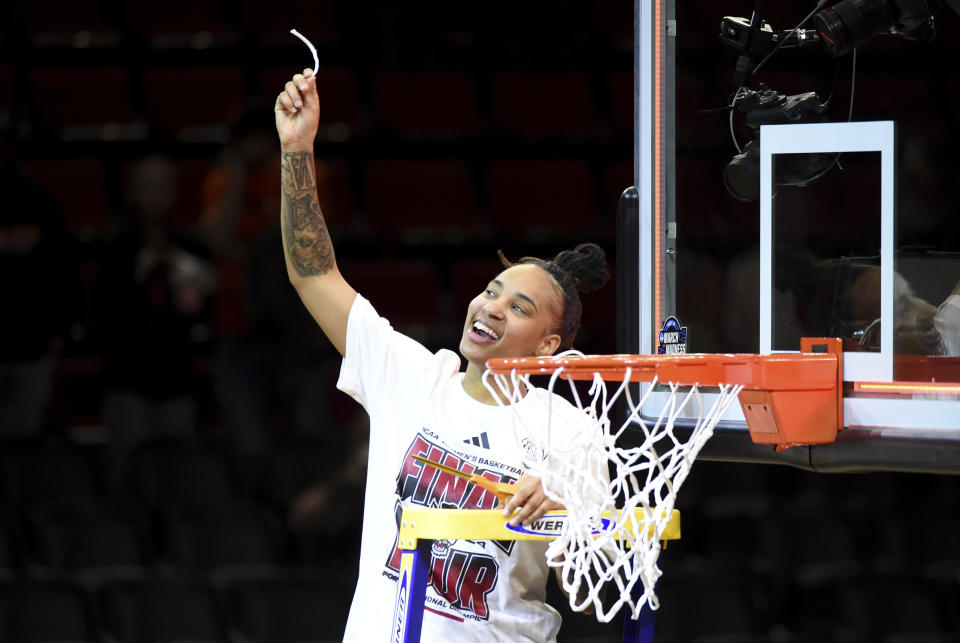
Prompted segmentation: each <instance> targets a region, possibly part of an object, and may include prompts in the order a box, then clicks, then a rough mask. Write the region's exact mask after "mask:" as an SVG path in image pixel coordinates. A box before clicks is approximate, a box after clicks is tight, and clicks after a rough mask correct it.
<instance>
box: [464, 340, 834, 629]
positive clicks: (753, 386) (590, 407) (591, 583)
mask: <svg viewBox="0 0 960 643" xmlns="http://www.w3.org/2000/svg"><path fill="white" fill-rule="evenodd" d="M818 341H821V340H818ZM822 341H828V340H822ZM817 346H819V345H817ZM830 346H831V348H836V346H835V345H833V344H830ZM838 369H839V366H838V357H837V355H836V354H834V353H829V351H828V352H827V353H816V354H811V353H800V354H797V353H793V354H786V355H767V356H760V355H714V354H690V355H600V356H585V355H581V354H579V353H576V354H569V353H568V354H563V355H559V356H555V357H548V358H535V357H528V358H519V359H495V360H490V361H489V362H488V363H487V370H486V372H485V373H484V376H483V382H484V385H485V386H486V387H487V388H488V390H490V392H491V393H492V394H493V396H494V398H495V399H497V401H498V402H499V403H500V404H501V405H504V406H506V405H510V406H511V407H512V408H513V409H515V410H514V414H513V418H514V422H513V430H514V432H515V435H516V438H517V443H518V445H522V448H524V451H525V453H529V452H530V444H531V442H533V443H534V444H535V445H536V447H535V448H534V451H535V452H538V453H541V454H543V456H542V457H540V458H525V460H526V464H527V472H528V473H529V474H530V475H533V476H536V477H538V478H540V479H541V481H542V484H543V488H544V491H545V493H546V494H547V495H548V496H549V497H550V498H551V499H553V500H555V501H557V502H560V503H562V504H563V505H564V507H565V509H566V512H567V515H568V518H567V520H566V521H565V522H564V524H563V527H562V529H561V533H560V534H559V535H558V536H557V537H556V538H555V539H554V540H552V541H551V542H550V544H549V545H548V548H547V553H546V556H547V564H548V565H549V566H550V567H554V568H557V569H558V570H559V571H560V578H561V582H562V585H563V588H564V590H565V591H566V593H567V594H568V596H569V598H570V607H571V609H573V610H575V611H583V610H586V609H587V608H589V607H593V609H594V610H595V614H596V618H597V620H599V621H601V622H609V621H610V620H611V619H612V618H613V617H614V616H615V615H616V614H617V612H618V611H619V610H620V609H621V608H623V607H624V606H627V608H628V609H629V611H630V613H631V615H632V616H633V618H635V619H636V618H637V617H638V616H639V614H640V610H641V609H642V608H643V606H644V605H649V606H650V608H651V609H657V608H658V607H659V600H658V598H657V595H656V584H657V580H658V579H659V578H660V576H661V573H662V572H661V570H660V567H659V566H658V562H657V561H658V558H659V555H660V549H661V541H662V540H663V534H664V530H665V529H666V527H667V524H668V523H669V521H670V518H671V516H672V515H673V510H674V504H675V501H676V497H677V493H678V491H679V489H680V487H681V485H682V484H683V482H684V480H686V478H687V475H688V474H689V473H690V470H691V467H692V466H693V462H694V460H695V459H696V457H697V454H698V453H700V450H701V449H702V448H703V446H704V445H705V444H706V442H707V440H709V439H710V436H711V435H712V434H713V430H714V427H716V425H717V423H718V422H719V421H720V419H721V418H722V417H723V415H724V413H725V412H726V411H727V409H728V408H729V407H730V406H731V404H733V402H734V401H735V400H737V399H738V397H740V403H741V406H742V407H743V410H744V415H745V417H746V418H747V421H748V424H749V426H750V432H751V436H752V437H753V438H754V441H757V442H765V443H768V444H773V445H775V446H777V447H778V448H785V447H786V446H790V445H793V444H801V443H803V444H810V443H818V442H826V441H832V440H833V439H834V438H835V436H836V432H837V428H838V426H839V417H838V412H839V411H838V397H837V383H838V378H839V371H838ZM532 375H546V376H549V381H548V383H547V386H546V389H547V390H548V391H549V392H551V393H552V392H554V391H555V389H556V387H557V384H558V383H559V382H560V381H561V380H564V381H567V382H568V383H569V385H570V395H569V398H570V401H571V402H572V404H573V405H574V406H576V407H577V408H579V409H580V411H582V415H583V418H584V419H583V422H584V424H583V427H582V430H581V433H582V434H586V435H582V436H581V437H582V438H583V439H575V440H572V441H571V440H569V439H568V437H565V438H563V443H559V442H560V440H561V438H559V437H557V436H559V435H560V434H561V432H559V431H556V430H555V427H554V426H553V424H554V423H555V422H558V420H557V419H556V418H557V414H556V413H555V412H554V411H551V414H550V416H549V417H550V419H549V420H548V426H547V427H529V426H527V425H525V423H524V422H523V421H522V419H519V418H518V412H517V411H516V409H517V408H518V407H519V405H518V404H516V403H517V402H519V401H520V400H521V399H523V398H524V396H525V395H526V394H527V392H528V391H530V390H532V389H534V388H536V387H535V386H534V385H533V384H532V383H531V381H530V377H531V376H532ZM576 380H586V381H588V382H590V385H589V392H588V393H587V395H586V396H583V395H582V394H581V393H580V391H579V390H578V389H577V387H576V385H575V381H576ZM608 382H609V383H610V386H609V387H608V385H607V384H608ZM632 382H649V383H650V385H649V386H648V387H646V390H645V391H644V392H643V393H642V394H641V395H640V396H639V399H635V391H636V390H637V389H636V388H635V387H631V386H630V384H631V383H632ZM704 387H716V390H711V391H710V393H711V394H710V395H709V396H707V395H706V394H705V393H704V391H703V390H702V389H703V388H704ZM631 389H632V390H631ZM659 389H666V392H667V395H668V398H669V399H668V402H667V404H665V405H664V406H663V407H662V411H661V412H659V414H658V415H657V416H656V417H644V415H643V412H642V409H643V408H644V404H645V402H646V401H647V399H648V397H649V396H650V395H651V394H652V393H653V392H654V391H658V393H659ZM717 391H719V392H717ZM741 393H742V395H741ZM548 399H552V398H548ZM618 403H620V404H622V406H623V408H624V410H625V414H624V416H625V417H624V419H623V420H622V421H619V423H618V424H616V425H614V424H612V422H611V415H612V413H611V411H613V410H614V407H615V406H616V405H617V404H618ZM680 417H684V418H689V417H693V418H695V420H694V421H693V429H692V431H691V433H690V435H689V437H687V438H686V439H685V440H684V439H683V438H682V436H680V435H678V432H677V431H676V430H675V425H676V422H677V420H678V418H680ZM684 425H685V426H688V423H687V422H684ZM798 426H801V428H797V427H798ZM628 428H632V429H635V430H637V431H639V444H637V445H636V446H629V447H627V446H623V445H622V441H621V440H620V438H621V437H622V436H623V434H624V432H625V431H627V429H628ZM564 435H565V436H569V435H570V434H569V432H565V433H564ZM598 462H599V463H600V464H599V465H598ZM608 470H609V472H610V476H609V477H608V476H607V472H608ZM637 510H642V513H638V511H637ZM604 512H609V523H608V524H604V525H603V527H602V528H598V525H599V524H600V523H601V522H605V521H603V519H602V518H601V516H602V515H604ZM636 515H642V516H643V519H642V520H636V519H635V518H634V517H635V516H636ZM638 583H639V585H638ZM611 589H612V590H614V591H613V592H611ZM614 593H615V595H614ZM605 594H606V595H607V596H606V597H605ZM604 602H606V603H607V606H605V605H604Z"/></svg>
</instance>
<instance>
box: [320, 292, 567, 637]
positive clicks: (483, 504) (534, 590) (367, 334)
mask: <svg viewBox="0 0 960 643" xmlns="http://www.w3.org/2000/svg"><path fill="white" fill-rule="evenodd" d="M462 381H463V373H461V372H460V358H459V357H458V356H457V355H456V354H455V353H453V352H451V351H448V350H441V351H438V352H437V353H435V354H434V353H431V352H429V351H428V350H427V349H426V348H424V347H423V346H421V345H420V344H418V343H417V342H415V341H414V340H412V339H410V338H409V337H406V336H404V335H402V334H400V333H397V332H396V331H394V330H393V329H392V328H391V326H390V324H389V322H388V321H387V320H386V319H383V318H381V317H380V316H379V315H377V313H376V311H375V310H374V309H373V307H372V306H371V305H370V302H368V301H367V300H366V299H364V298H363V297H361V296H359V295H358V296H357V298H356V300H355V302H354V304H353V307H352V308H351V311H350V317H349V320H348V323H347V338H346V351H345V356H344V359H343V365H342V367H341V371H340V379H339V381H338V382H337V388H339V389H340V390H342V391H344V392H345V393H348V394H349V395H350V396H352V397H353V398H354V399H356V400H357V401H358V402H359V403H360V404H361V405H363V407H364V408H365V409H366V410H367V413H368V414H369V415H370V447H369V460H368V465H369V466H368V469H367V487H366V496H365V498H364V513H363V535H362V540H361V546H360V571H359V579H358V581H357V587H356V591H355V593H354V598H353V603H352V605H351V607H350V616H349V618H348V621H347V629H346V633H345V635H344V640H345V641H362V642H363V643H369V642H377V641H388V640H389V637H390V630H391V625H392V617H393V604H394V600H395V595H396V585H397V584H396V580H397V576H398V571H399V567H400V551H399V549H398V548H397V524H398V521H399V519H400V511H401V509H400V507H401V505H400V502H401V498H402V499H404V501H405V502H410V503H413V504H417V505H423V506H429V507H448V508H459V509H492V508H493V507H495V506H496V504H497V500H496V498H495V497H494V496H493V495H492V494H491V493H489V492H486V491H484V490H483V489H481V488H479V487H477V486H476V485H474V484H472V483H469V482H467V481H466V480H463V479H461V478H458V477H456V476H452V475H450V474H447V473H443V472H439V471H437V470H436V469H435V468H433V467H430V466H427V465H423V464H421V463H419V462H417V461H416V460H414V459H413V457H412V456H413V455H414V454H421V455H424V456H426V457H428V458H430V459H431V460H434V461H436V462H441V463H444V464H447V465H450V466H454V467H456V468H458V469H460V470H462V471H466V472H469V473H481V474H483V475H485V476H487V477H489V478H491V479H494V480H499V481H502V482H513V481H515V480H517V479H518V478H519V477H520V476H521V475H522V474H523V466H524V465H523V457H522V454H521V453H520V449H519V448H518V446H517V440H516V439H515V434H514V431H513V430H512V428H511V427H512V422H513V421H514V415H513V414H514V411H516V412H517V414H518V417H519V418H520V419H521V420H522V421H523V422H524V424H527V425H529V426H537V425H542V424H545V423H546V417H547V415H546V413H547V402H548V398H550V397H552V400H550V405H551V409H550V411H551V412H552V414H553V418H554V419H553V421H552V422H551V426H552V427H553V428H552V429H551V430H552V431H553V432H554V433H553V434H552V436H551V439H552V440H553V441H554V443H556V442H557V441H558V440H559V439H561V435H562V434H563V432H565V431H576V430H579V429H582V428H583V426H584V424H582V421H583V420H584V419H585V418H584V416H583V414H582V413H581V412H580V411H579V410H577V409H576V408H575V407H573V406H572V405H570V404H569V403H568V402H566V401H565V400H563V399H562V398H560V397H559V396H552V395H551V394H549V393H547V392H546V391H543V390H541V389H534V390H532V391H531V392H530V393H528V394H527V395H526V397H524V399H523V400H522V401H520V402H519V403H517V407H516V408H515V409H513V408H504V407H499V406H491V405H487V404H483V403H481V402H478V401H477V400H475V399H473V398H471V397H470V396H469V395H467V393H466V391H464V389H463V386H462ZM557 417H561V418H564V421H559V422H558V421H557ZM578 423H579V424H578ZM571 427H576V429H574V428H571ZM571 437H572V436H571ZM532 450H533V451H536V448H533V449H532ZM398 491H399V493H398ZM545 551H546V542H544V541H496V542H494V541H463V540H455V541H437V542H436V544H435V546H434V547H433V555H432V558H431V561H430V570H431V573H430V576H431V582H430V585H429V586H428V588H427V598H426V603H425V606H424V618H423V630H422V640H424V641H442V642H444V643H453V642H457V643H459V642H461V641H484V642H489V641H511V642H512V641H548V640H551V639H553V638H554V637H555V636H556V634H557V631H558V630H559V628H560V615H559V614H558V613H557V612H556V610H554V609H553V608H552V607H550V606H549V605H547V604H546V603H545V602H544V599H545V596H546V582H547V579H548V576H549V570H548V567H547V564H546V559H545V556H544V552H545Z"/></svg>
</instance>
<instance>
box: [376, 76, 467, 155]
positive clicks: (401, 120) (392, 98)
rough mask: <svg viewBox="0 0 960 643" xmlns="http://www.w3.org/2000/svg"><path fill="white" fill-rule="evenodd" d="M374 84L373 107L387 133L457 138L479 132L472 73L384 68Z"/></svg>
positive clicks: (437, 138)
mask: <svg viewBox="0 0 960 643" xmlns="http://www.w3.org/2000/svg"><path fill="white" fill-rule="evenodd" d="M373 83H374V87H373V97H374V110H375V112H376V114H377V120H378V123H379V125H380V126H381V127H382V128H383V130H384V131H385V132H386V133H387V134H390V135H393V136H399V137H402V138H408V139H419V140H423V139H427V140H457V139H463V138H467V137H470V136H474V135H476V134H477V132H478V131H479V127H480V116H479V114H478V113H477V88H476V83H475V82H474V79H473V77H472V76H471V75H470V74H467V73H465V72H459V71H435V72H420V73H414V72H400V71H381V72H380V73H378V74H377V75H376V76H375V77H374V80H373Z"/></svg>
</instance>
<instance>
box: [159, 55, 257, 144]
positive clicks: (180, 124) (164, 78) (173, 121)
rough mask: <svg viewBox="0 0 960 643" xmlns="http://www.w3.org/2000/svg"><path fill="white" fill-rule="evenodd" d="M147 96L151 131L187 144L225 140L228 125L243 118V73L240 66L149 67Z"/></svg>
mask: <svg viewBox="0 0 960 643" xmlns="http://www.w3.org/2000/svg"><path fill="white" fill-rule="evenodd" d="M143 93H144V96H145V97H146V103H147V114H148V119H149V123H150V125H151V127H156V128H157V129H159V130H160V131H163V132H166V133H167V134H170V135H173V136H176V137H179V138H181V139H184V140H186V139H190V140H194V139H196V140H222V138H223V137H225V136H226V125H225V124H227V123H232V122H235V121H237V120H238V119H239V118H240V117H241V116H242V114H243V109H244V95H245V88H244V78H243V70H242V69H240V68H239V67H237V66H236V65H220V66H209V67H202V66H190V67H174V66H155V67H148V68H147V69H145V70H144V72H143ZM199 96H202V97H203V98H202V100H200V99H197V98H196V97H199ZM190 97H193V99H190Z"/></svg>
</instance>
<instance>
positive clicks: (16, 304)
mask: <svg viewBox="0 0 960 643" xmlns="http://www.w3.org/2000/svg"><path fill="white" fill-rule="evenodd" d="M0 194H3V207H2V208H0V292H2V293H3V298H4V304H3V314H2V315H0V435H3V436H22V435H31V434H36V433H38V432H39V431H40V430H41V428H42V426H43V420H44V413H45V410H46V406H47V401H48V399H49V396H50V386H51V375H52V372H53V363H54V356H55V354H56V349H57V346H58V343H59V340H60V339H61V337H62V336H63V334H64V331H65V330H66V328H67V327H68V326H69V321H70V310H71V309H74V310H75V309H76V304H77V302H78V295H79V288H75V286H77V285H78V282H77V270H76V269H75V266H74V260H73V257H72V244H71V243H70V242H69V239H68V236H67V231H66V227H65V225H64V221H63V215H62V213H61V212H60V210H59V209H58V208H57V206H56V204H55V203H54V201H53V200H52V199H51V198H50V197H49V196H48V195H47V193H46V192H45V191H44V189H43V188H41V187H40V186H37V185H34V184H32V183H30V182H29V181H27V180H26V179H25V178H24V177H23V176H22V175H21V174H20V172H19V170H18V163H17V153H16V149H15V146H14V140H13V134H12V133H11V132H10V128H9V127H7V123H2V124H0Z"/></svg>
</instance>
